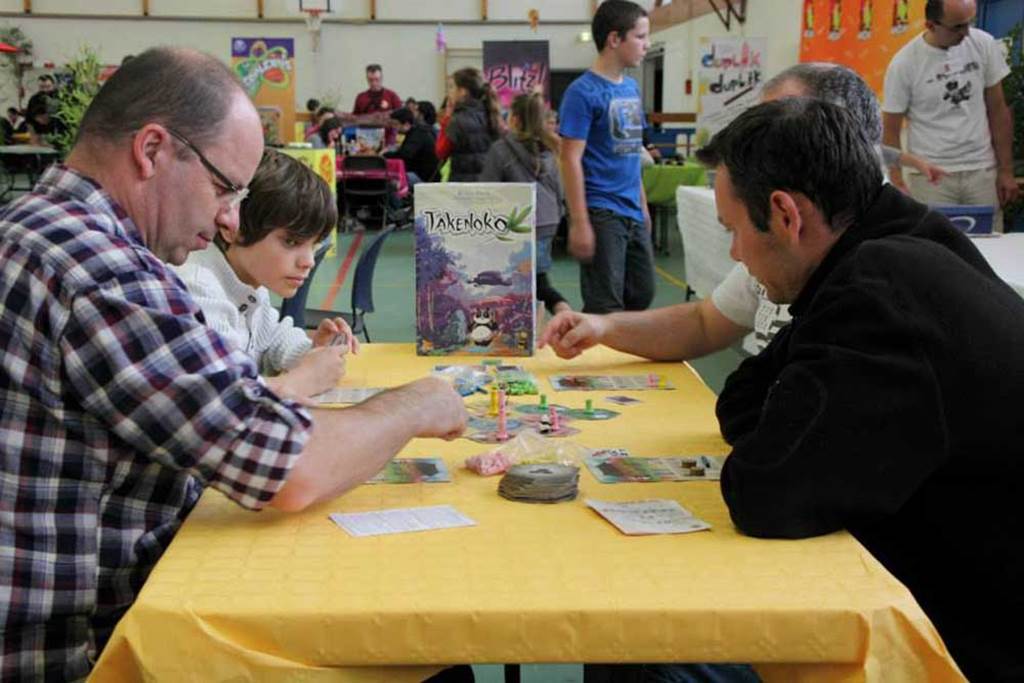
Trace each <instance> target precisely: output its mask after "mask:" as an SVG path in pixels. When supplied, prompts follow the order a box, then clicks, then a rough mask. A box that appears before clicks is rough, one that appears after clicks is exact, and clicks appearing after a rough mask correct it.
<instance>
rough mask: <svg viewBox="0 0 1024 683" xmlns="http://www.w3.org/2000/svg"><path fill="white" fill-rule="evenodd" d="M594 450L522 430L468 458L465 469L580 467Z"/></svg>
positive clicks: (484, 472)
mask: <svg viewBox="0 0 1024 683" xmlns="http://www.w3.org/2000/svg"><path fill="white" fill-rule="evenodd" d="M591 452H592V451H591V449H589V448H587V447H586V446H581V445H580V444H578V443H574V442H572V441H569V440H567V439H560V440H558V441H554V440H552V439H545V438H544V437H543V436H541V435H540V434H537V433H536V432H533V431H529V430H526V431H523V432H520V433H519V434H518V435H517V436H516V437H515V438H514V439H510V440H509V441H507V442H505V443H503V444H500V445H499V446H496V447H495V448H493V449H491V450H489V451H486V452H484V453H480V454H478V455H474V456H471V457H469V458H466V463H465V464H466V469H468V470H471V471H473V472H476V473H477V474H480V475H483V476H485V477H487V476H491V475H493V474H501V473H502V472H505V471H506V470H508V468H510V467H512V465H531V464H545V463H558V464H561V465H574V466H576V467H579V466H580V463H582V462H583V457H584V456H586V455H589V454H590V453H591Z"/></svg>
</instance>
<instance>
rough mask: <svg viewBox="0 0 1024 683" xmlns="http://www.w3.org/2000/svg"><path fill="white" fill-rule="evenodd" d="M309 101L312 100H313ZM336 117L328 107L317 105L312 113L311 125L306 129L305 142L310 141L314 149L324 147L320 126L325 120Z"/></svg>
mask: <svg viewBox="0 0 1024 683" xmlns="http://www.w3.org/2000/svg"><path fill="white" fill-rule="evenodd" d="M310 101H311V102H313V101H315V100H310ZM336 117H337V114H336V113H335V111H334V110H333V109H331V108H330V107H319V108H318V109H317V110H316V111H315V112H314V113H313V125H312V126H310V127H309V128H307V129H306V142H309V143H312V145H313V147H314V148H316V149H321V148H323V147H325V144H324V143H323V137H322V136H321V135H320V128H321V127H323V125H324V123H325V122H326V121H329V120H330V119H334V118H336Z"/></svg>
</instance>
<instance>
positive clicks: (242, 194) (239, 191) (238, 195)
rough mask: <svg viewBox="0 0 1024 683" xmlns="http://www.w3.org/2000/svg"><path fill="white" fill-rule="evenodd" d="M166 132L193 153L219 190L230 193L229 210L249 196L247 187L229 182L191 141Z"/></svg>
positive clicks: (177, 134) (171, 129)
mask: <svg viewBox="0 0 1024 683" xmlns="http://www.w3.org/2000/svg"><path fill="white" fill-rule="evenodd" d="M165 128H166V126H165ZM167 132H168V133H170V134H171V135H172V136H173V137H175V138H177V139H178V140H179V141H180V142H181V143H182V144H183V145H185V146H186V147H188V148H189V149H190V150H192V151H193V152H195V154H196V156H197V157H199V163H201V164H202V165H203V167H204V168H205V169H206V170H207V171H209V172H210V174H211V175H212V176H213V177H214V178H215V179H216V182H215V183H214V184H215V185H217V186H218V187H220V189H222V190H223V191H225V192H230V193H231V195H230V198H229V199H228V207H229V208H232V209H233V208H235V207H237V206H238V205H239V204H241V203H242V200H243V199H245V198H246V197H248V196H249V188H248V187H239V186H238V185H235V184H234V183H233V182H231V180H230V179H228V177H227V176H226V175H224V174H223V173H221V171H220V169H219V168H217V167H216V166H214V165H213V162H211V161H210V160H209V159H207V158H206V157H205V156H204V155H203V153H202V152H200V151H199V148H198V147H196V146H195V145H193V144H192V141H191V140H189V139H188V138H187V137H185V136H184V135H182V134H181V133H179V132H178V131H176V130H174V129H173V128H167Z"/></svg>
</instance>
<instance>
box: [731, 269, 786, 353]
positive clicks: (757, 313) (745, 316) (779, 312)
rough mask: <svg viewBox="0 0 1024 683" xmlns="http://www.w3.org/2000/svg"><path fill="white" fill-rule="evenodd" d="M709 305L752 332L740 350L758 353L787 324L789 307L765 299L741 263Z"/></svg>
mask: <svg viewBox="0 0 1024 683" xmlns="http://www.w3.org/2000/svg"><path fill="white" fill-rule="evenodd" d="M711 303H713V304H714V305H715V308H717V309H718V310H719V311H721V312H722V315H724V316H725V317H726V318H728V319H729V320H731V321H732V322H734V323H736V324H737V325H739V326H740V327H746V328H747V329H751V330H754V331H753V332H752V333H751V334H749V335H747V337H746V339H744V340H743V349H744V350H745V351H747V352H748V353H752V354H758V353H760V352H761V351H762V350H764V347H766V346H768V342H770V341H771V340H772V338H773V337H774V336H775V333H777V332H778V331H779V330H781V329H782V328H783V327H785V326H786V325H788V324H789V321H790V320H792V317H791V316H790V315H789V306H787V305H785V304H776V303H772V302H771V301H769V300H768V297H767V296H766V294H765V291H764V285H762V284H760V283H759V282H758V281H757V280H756V279H754V277H753V276H751V274H750V272H749V271H747V267H746V266H744V265H743V264H742V263H737V264H736V265H735V266H733V269H732V270H730V271H729V274H728V275H727V276H726V277H725V279H724V280H722V283H721V284H720V285H718V286H717V287H715V290H714V291H713V292H711Z"/></svg>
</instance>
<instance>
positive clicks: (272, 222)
mask: <svg viewBox="0 0 1024 683" xmlns="http://www.w3.org/2000/svg"><path fill="white" fill-rule="evenodd" d="M337 223H338V210H337V208H336V206H335V203H334V196H333V195H332V194H331V190H330V188H329V187H328V186H327V183H325V182H324V181H323V179H322V178H320V177H319V176H318V175H317V174H316V173H314V172H313V171H312V170H311V169H310V168H309V167H308V166H306V165H305V164H303V163H302V162H300V161H298V160H297V159H293V158H292V157H290V156H288V155H286V154H282V153H280V152H276V151H272V150H268V151H267V152H265V153H264V155H263V160H262V161H261V162H260V165H259V167H258V168H257V169H256V175H254V176H253V178H252V181H251V182H250V183H249V195H248V196H247V197H246V198H245V199H244V200H243V201H242V205H241V207H240V208H239V228H238V230H231V229H228V228H225V227H220V228H219V229H218V231H217V235H216V236H215V237H214V247H213V248H210V249H204V250H203V251H197V252H193V253H192V254H191V255H190V256H189V257H188V260H187V261H186V262H185V264H184V265H182V266H179V267H177V268H175V271H176V272H177V273H178V276H179V277H180V278H181V279H182V281H183V282H184V283H185V286H186V287H188V290H189V292H190V293H191V294H192V298H193V299H195V301H196V303H197V304H199V307H200V308H201V309H202V310H203V315H204V316H205V317H206V324H207V325H209V326H210V327H211V328H213V329H214V330H216V331H217V332H218V333H219V334H220V335H222V336H223V337H224V338H225V339H228V340H230V341H231V342H232V343H234V344H235V346H237V347H238V348H240V349H243V350H244V351H245V352H246V353H247V354H249V355H250V356H251V357H252V359H253V360H254V361H255V362H256V365H257V366H258V367H259V368H260V373H261V374H264V375H268V376H271V377H270V379H268V380H267V384H268V385H269V386H270V387H271V388H272V389H273V390H274V391H276V392H277V393H278V394H279V395H281V396H288V397H293V398H297V399H300V400H301V399H307V398H310V397H311V396H314V395H316V394H319V393H321V392H324V391H327V390H328V389H331V388H333V387H334V386H335V385H336V384H337V383H338V380H340V379H341V377H342V375H343V374H344V370H345V356H344V354H345V353H346V352H347V351H350V350H351V351H355V350H356V342H355V338H354V337H353V335H352V331H351V330H350V329H349V326H348V324H346V323H345V321H344V320H343V319H341V318H334V319H327V320H324V321H323V322H321V323H320V327H319V328H318V329H317V330H316V332H315V333H314V334H313V337H312V339H310V338H309V337H308V336H307V335H306V333H305V331H304V330H302V329H299V328H296V327H294V326H293V325H292V319H291V318H287V317H286V318H283V319H279V317H278V312H277V310H276V309H275V308H274V306H273V304H272V303H271V302H270V292H273V293H274V294H276V295H278V296H279V297H281V298H282V299H287V298H289V297H291V296H293V295H294V294H295V292H296V291H298V289H299V288H300V287H301V286H302V285H303V283H304V282H305V280H306V278H307V277H308V276H309V274H310V272H311V271H312V269H313V254H314V251H315V250H316V247H317V245H318V244H319V243H320V242H322V241H323V240H324V238H325V237H327V235H328V234H329V233H330V231H331V230H333V229H334V227H335V226H336V225H337ZM340 338H344V339H345V343H344V344H341V345H335V344H333V343H334V342H335V341H336V340H337V339H340Z"/></svg>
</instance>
